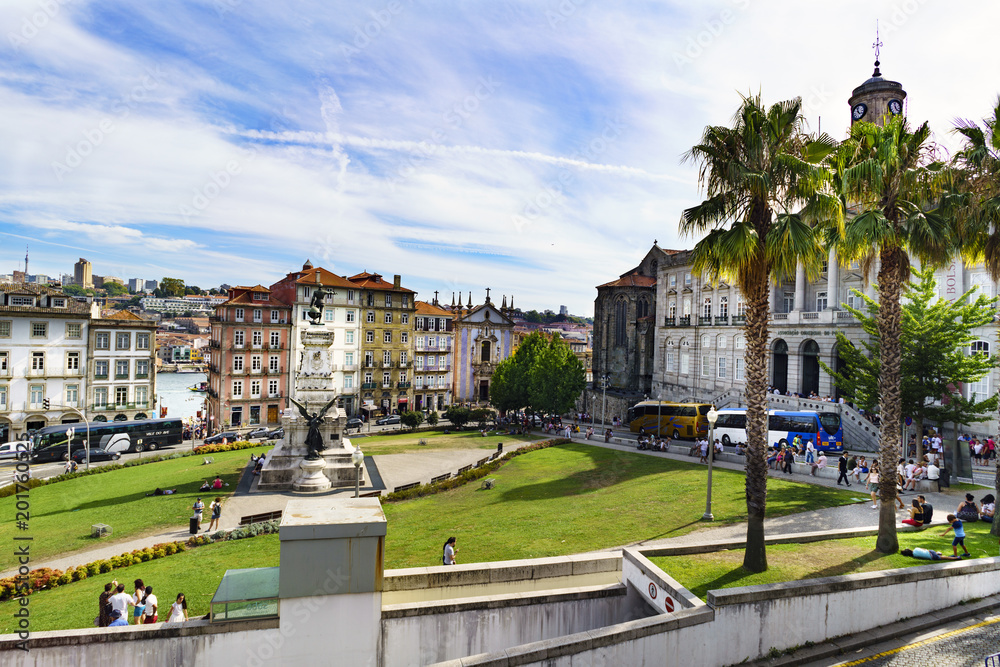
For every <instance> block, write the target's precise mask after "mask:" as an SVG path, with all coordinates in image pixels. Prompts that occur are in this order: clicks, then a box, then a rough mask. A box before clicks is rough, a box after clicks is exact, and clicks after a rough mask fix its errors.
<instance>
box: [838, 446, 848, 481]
mask: <svg viewBox="0 0 1000 667" xmlns="http://www.w3.org/2000/svg"><path fill="white" fill-rule="evenodd" d="M837 470H838V472H839V473H840V474H839V475H838V476H837V486H840V480H844V484H847V486H850V485H851V483H850V481H848V479H847V452H841V454H840V458H839V459H837Z"/></svg>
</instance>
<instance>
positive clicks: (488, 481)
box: [479, 477, 497, 489]
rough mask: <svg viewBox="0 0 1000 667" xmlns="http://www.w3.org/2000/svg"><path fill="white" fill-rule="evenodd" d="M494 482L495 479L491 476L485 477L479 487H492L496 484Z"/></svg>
mask: <svg viewBox="0 0 1000 667" xmlns="http://www.w3.org/2000/svg"><path fill="white" fill-rule="evenodd" d="M496 484H497V481H496V480H495V479H493V478H492V477H487V478H486V479H484V480H483V483H482V484H480V485H479V488H480V489H492V488H493V487H494V486H496Z"/></svg>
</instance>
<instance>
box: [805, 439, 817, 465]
mask: <svg viewBox="0 0 1000 667" xmlns="http://www.w3.org/2000/svg"><path fill="white" fill-rule="evenodd" d="M815 460H816V446H815V445H813V441H812V440H806V463H812V462H813V461H815Z"/></svg>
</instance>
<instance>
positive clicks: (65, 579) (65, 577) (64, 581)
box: [0, 572, 73, 597]
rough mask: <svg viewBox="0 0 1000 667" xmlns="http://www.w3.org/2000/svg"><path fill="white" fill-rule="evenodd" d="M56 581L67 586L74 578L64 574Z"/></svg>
mask: <svg viewBox="0 0 1000 667" xmlns="http://www.w3.org/2000/svg"><path fill="white" fill-rule="evenodd" d="M56 581H58V582H59V585H60V586H65V585H66V584H68V583H69V582H71V581H73V576H72V575H71V574H70V573H69V572H63V573H62V574H60V575H59V578H58V579H57V580H56ZM0 597H2V596H0Z"/></svg>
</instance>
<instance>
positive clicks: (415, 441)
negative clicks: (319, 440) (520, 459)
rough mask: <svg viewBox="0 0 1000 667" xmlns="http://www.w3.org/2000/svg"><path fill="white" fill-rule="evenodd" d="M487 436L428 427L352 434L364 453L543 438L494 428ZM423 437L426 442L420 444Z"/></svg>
mask: <svg viewBox="0 0 1000 667" xmlns="http://www.w3.org/2000/svg"><path fill="white" fill-rule="evenodd" d="M492 433H493V435H487V436H486V437H485V438H484V437H483V436H482V435H480V433H479V431H458V432H453V433H447V434H446V433H443V432H441V431H427V432H424V433H397V434H394V435H373V436H363V437H359V436H358V435H356V434H355V435H353V436H350V439H351V444H352V445H354V446H356V447H361V450H362V451H363V452H364V453H365V454H369V455H376V454H403V453H405V452H425V451H428V450H431V449H435V450H439V449H491V450H496V448H497V443H498V442H502V443H505V445H509V444H511V443H515V442H533V441H535V440H542V439H544V437H545V436H541V435H531V434H527V435H503V434H496V431H493V432H492ZM421 440H424V441H426V443H427V444H424V445H421V444H420V441H421Z"/></svg>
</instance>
